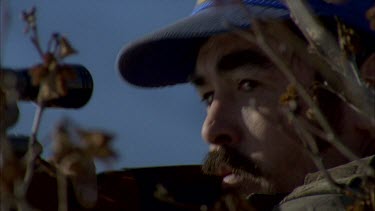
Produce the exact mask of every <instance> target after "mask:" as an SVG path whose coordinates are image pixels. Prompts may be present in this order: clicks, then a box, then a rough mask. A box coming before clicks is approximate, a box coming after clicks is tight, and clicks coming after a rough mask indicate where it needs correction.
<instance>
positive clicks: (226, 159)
mask: <svg viewBox="0 0 375 211" xmlns="http://www.w3.org/2000/svg"><path fill="white" fill-rule="evenodd" d="M310 3H311V4H310V6H311V7H312V9H313V10H314V11H315V12H316V14H318V15H319V16H320V17H322V18H324V19H325V20H326V19H331V18H332V17H333V16H336V17H338V19H340V21H342V22H344V23H345V24H346V23H348V24H349V25H350V24H351V25H355V26H357V27H358V30H359V31H361V32H364V34H368V35H369V36H370V37H371V36H373V35H374V34H373V32H371V31H370V29H369V28H368V24H369V23H368V21H367V20H366V19H365V17H364V14H365V11H366V10H367V9H368V8H370V6H372V5H373V4H374V1H361V2H360V3H357V2H355V1H349V2H346V3H343V4H339V5H333V4H328V3H325V2H323V1H319V0H316V1H310ZM289 17H290V12H289V10H288V9H287V7H286V6H285V5H284V4H283V3H281V2H279V1H274V0H269V1H256V0H246V1H245V0H244V1H234V0H233V1H225V0H221V1H214V0H206V1H204V0H203V1H202V0H201V1H198V3H197V5H196V7H195V9H194V11H193V14H192V16H190V17H188V18H185V19H183V20H181V21H179V22H177V23H175V24H173V25H171V26H169V27H166V28H164V29H162V30H160V31H158V32H156V33H154V34H152V35H150V36H148V37H146V38H143V39H141V40H139V41H136V42H134V43H132V44H131V45H129V46H126V47H125V48H124V49H123V50H122V52H121V53H120V55H119V58H118V67H119V69H120V72H121V74H122V76H123V77H124V78H125V80H127V81H128V82H130V83H132V84H135V85H138V86H143V87H160V86H167V85H174V84H178V83H185V82H191V83H192V84H193V85H194V86H195V87H196V89H197V91H198V93H199V95H200V96H201V98H202V100H203V101H204V102H205V103H206V104H207V116H206V119H205V121H204V123H203V127H202V136H203V138H204V139H205V140H206V141H207V142H208V144H209V146H210V153H209V154H208V156H207V159H206V160H205V162H204V164H203V170H204V171H205V172H206V173H208V174H214V175H218V176H221V177H222V178H223V180H222V184H223V188H224V189H225V190H228V191H230V192H233V193H236V194H239V195H240V196H244V198H245V197H248V196H249V197H248V199H249V201H250V202H251V203H252V204H251V206H252V207H253V208H259V209H260V210H266V209H270V208H272V207H274V209H280V210H300V209H309V208H312V209H317V210H323V209H326V210H337V209H345V208H348V207H349V206H352V207H354V206H356V202H361V203H362V202H363V203H362V205H363V204H365V205H363V207H366V206H367V207H368V208H369V207H371V206H373V205H371V203H370V204H369V203H367V198H358V197H357V198H356V197H347V196H346V195H344V194H342V193H343V192H345V191H346V192H350V193H352V194H356V193H357V192H356V191H353V192H351V189H350V191H349V188H347V186H345V185H346V184H347V183H348V181H351V180H352V179H353V178H357V177H356V176H358V175H360V176H361V177H362V178H366V179H367V178H368V177H369V176H370V177H371V176H373V173H372V172H371V167H368V165H367V163H365V162H368V160H373V159H372V158H368V159H367V160H366V161H363V162H361V163H350V164H346V163H348V162H350V161H351V158H348V154H345V150H342V149H341V148H340V147H339V148H340V149H338V147H336V146H334V145H335V143H336V142H332V141H330V140H332V139H331V138H329V137H328V136H332V135H333V134H337V138H338V139H339V140H340V141H341V143H342V144H343V145H344V146H345V147H346V148H345V149H350V151H351V152H352V153H353V154H354V155H356V156H358V157H360V158H363V157H366V156H370V155H373V154H374V153H375V145H374V143H375V133H374V116H370V117H366V116H365V115H363V114H361V113H360V112H358V111H356V110H355V109H353V106H351V105H349V104H348V103H346V102H344V101H343V100H342V99H340V98H339V97H338V96H337V95H335V94H334V93H333V92H331V91H329V88H328V86H326V85H325V83H326V79H325V78H324V76H322V75H321V74H320V72H319V70H318V69H317V66H315V65H313V64H308V63H306V57H310V56H311V57H312V55H308V54H307V52H306V55H301V54H299V53H300V51H298V50H296V48H294V47H293V46H289V45H287V44H284V45H282V43H280V39H278V37H277V36H278V35H277V36H275V34H273V35H272V34H271V35H268V36H264V37H266V38H269V43H270V46H271V47H273V49H277V50H276V51H279V55H281V57H282V59H281V61H283V62H284V64H287V65H288V68H286V69H288V70H289V71H290V73H292V75H293V76H292V78H290V77H288V73H285V72H284V73H283V67H282V65H280V64H278V63H277V61H278V60H276V59H275V58H271V57H270V55H269V52H266V50H265V48H264V46H262V45H261V44H260V43H259V42H257V39H256V38H259V35H258V36H256V35H257V33H259V31H256V30H255V29H254V28H253V26H254V25H255V24H256V23H257V22H255V21H253V20H254V19H260V20H263V21H275V20H282V21H284V22H287V24H288V25H291V21H290V20H289ZM332 19H333V18H332ZM333 20H334V19H333ZM328 22H329V21H328ZM258 24H259V23H258ZM271 24H272V22H271ZM275 24H276V23H275ZM240 29H244V31H240ZM291 30H292V31H294V32H296V34H298V35H297V36H298V37H302V35H301V32H299V31H298V29H297V28H296V26H291ZM254 37H255V38H254ZM260 37H261V36H260ZM249 40H250V41H249ZM371 50H374V49H373V48H372V49H371ZM371 50H369V51H371ZM363 52H364V51H363ZM363 54H365V55H362V57H363V58H362V61H359V62H360V63H365V64H366V63H369V62H370V61H366V58H369V53H367V51H366V53H363ZM276 55H277V54H276ZM357 58H359V56H358V57H357ZM358 60H360V59H358ZM363 61H366V62H363ZM367 69H368V68H367ZM370 69H371V68H370ZM368 72H370V71H368ZM293 77H294V78H295V79H297V82H293V80H292V79H293ZM362 77H365V76H362ZM301 88H303V90H307V93H308V94H309V95H310V98H311V99H313V100H315V103H317V104H318V106H319V107H320V110H321V112H322V113H323V114H324V115H325V117H326V118H327V121H328V123H329V124H331V127H332V129H333V131H334V132H333V133H332V134H329V129H330V127H328V128H327V127H325V126H324V120H320V119H319V118H318V117H317V116H319V115H318V113H317V111H316V110H314V107H313V105H311V104H310V103H309V102H308V100H306V98H305V96H303V91H301ZM280 99H281V100H280ZM371 106H374V105H371ZM322 121H323V125H322V124H321V123H322ZM327 141H328V142H327ZM318 150H319V155H318ZM317 155H318V156H319V158H317ZM312 157H313V158H315V159H312ZM349 157H350V156H349ZM320 159H321V161H322V162H320ZM364 163H365V164H364ZM343 164H346V166H344V167H338V168H336V169H332V170H330V171H329V173H327V172H326V171H324V168H326V169H329V168H333V167H336V166H340V165H343ZM317 166H318V167H317ZM322 166H324V168H322ZM353 166H355V167H353ZM366 166H367V167H368V168H367V167H366ZM353 168H355V170H353ZM343 169H344V170H343ZM348 169H350V170H348ZM358 169H360V170H358ZM369 169H370V170H369ZM317 171H318V172H317ZM319 171H320V172H319ZM368 171H370V173H368ZM313 172H317V173H314V174H311V175H309V176H308V177H306V176H307V175H308V174H310V173H313ZM343 172H345V173H343ZM327 175H328V176H327ZM331 175H332V177H331ZM322 177H323V178H327V179H328V180H325V179H322ZM304 181H305V182H306V183H305V184H304ZM326 181H330V182H329V184H330V185H331V186H329V185H327V182H326ZM338 181H340V182H338ZM366 181H367V180H366ZM363 184H365V183H363ZM363 184H362V185H363ZM369 185H372V184H371V183H366V186H367V187H370V186H369ZM358 187H362V186H360V185H358ZM372 187H373V186H372ZM296 188H297V189H296ZM294 189H296V190H295V191H294V192H293V193H292V194H290V195H288V196H287V197H286V198H285V199H284V200H283V202H281V203H280V204H279V205H277V203H278V202H279V201H280V200H281V199H282V198H283V197H284V196H285V195H287V194H289V193H290V192H292V191H293V190H294ZM359 189H360V188H359ZM361 191H362V192H361ZM361 191H358V192H360V193H361V194H363V193H365V192H366V191H367V189H366V190H362V189H361ZM371 191H372V192H374V189H373V188H372V189H370V192H371ZM322 193H325V194H326V195H324V196H323V195H321V194H322ZM268 195H272V196H274V197H275V198H276V200H273V197H269V196H268ZM259 196H261V197H259ZM279 196H282V197H281V198H279ZM264 198H266V199H267V200H265V201H266V204H261V202H263V201H264V200H263V199H264ZM361 200H362V201H361ZM271 201H272V202H273V203H271ZM366 203H367V204H366ZM259 204H260V205H259ZM266 205H268V206H266ZM372 208H374V207H372Z"/></svg>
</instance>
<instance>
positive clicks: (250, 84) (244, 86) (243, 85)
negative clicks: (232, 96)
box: [238, 79, 259, 92]
mask: <svg viewBox="0 0 375 211" xmlns="http://www.w3.org/2000/svg"><path fill="white" fill-rule="evenodd" d="M258 85H259V82H257V81H254V80H249V79H244V80H241V81H240V82H239V83H238V90H240V91H244V92H250V91H253V90H254V88H256V87H257V86H258Z"/></svg>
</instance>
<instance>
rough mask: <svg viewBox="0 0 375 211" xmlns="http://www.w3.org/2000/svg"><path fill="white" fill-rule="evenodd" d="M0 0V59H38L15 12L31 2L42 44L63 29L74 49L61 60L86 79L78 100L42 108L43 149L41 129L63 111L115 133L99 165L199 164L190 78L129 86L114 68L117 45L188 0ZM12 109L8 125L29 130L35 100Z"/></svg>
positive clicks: (190, 2) (171, 16) (172, 17)
mask: <svg viewBox="0 0 375 211" xmlns="http://www.w3.org/2000/svg"><path fill="white" fill-rule="evenodd" d="M1 1H3V6H4V5H5V6H6V8H7V10H8V11H9V17H10V19H4V18H2V24H3V29H2V31H1V62H2V65H3V66H7V67H13V68H19V67H28V66H31V65H34V64H36V63H39V62H40V60H39V57H38V55H37V53H36V50H35V49H34V47H33V45H32V44H31V42H30V41H29V38H28V37H27V36H26V35H25V34H24V33H23V29H24V25H25V24H24V22H23V21H22V20H21V11H22V10H25V9H29V8H31V7H32V6H33V5H35V6H36V8H37V17H38V26H39V31H40V37H41V40H42V44H44V45H46V42H47V40H48V38H49V36H50V35H51V33H53V32H59V33H61V34H63V35H65V36H66V37H67V38H68V39H69V40H70V41H71V43H72V45H73V46H74V47H75V48H76V49H77V50H78V51H79V53H78V54H77V55H74V56H72V57H70V58H68V59H67V60H66V62H67V63H79V64H82V65H84V66H85V67H86V68H87V69H89V70H90V72H91V74H92V76H93V79H94V86H95V87H94V93H93V96H92V98H91V100H90V101H89V103H88V104H87V105H86V106H85V107H83V108H81V109H78V110H63V109H48V110H46V112H45V113H44V115H43V119H42V124H41V131H40V133H39V139H40V140H41V142H42V144H43V146H44V150H45V152H46V153H45V156H48V152H49V150H50V147H51V144H50V142H51V141H50V140H49V137H48V135H49V134H50V133H51V132H52V130H53V127H54V126H55V125H56V124H57V123H58V121H59V120H61V119H62V118H64V117H68V118H70V119H72V120H73V121H75V122H76V123H77V124H79V125H80V126H82V127H84V128H88V129H102V130H106V131H109V132H111V133H113V134H115V142H114V147H115V148H116V150H117V152H118V153H119V154H120V157H119V159H118V161H116V162H113V163H112V165H111V166H103V165H101V164H99V165H98V168H99V170H100V171H101V170H107V169H119V168H122V167H144V166H159V165H181V164H199V163H201V161H202V159H203V157H204V155H205V153H206V151H207V145H206V144H205V143H204V142H203V141H202V138H201V136H200V128H201V124H202V122H203V119H204V114H205V108H204V105H203V104H202V103H201V102H200V100H199V98H198V96H197V95H196V93H195V90H194V89H193V88H192V87H191V86H190V85H180V86H175V87H167V88H161V89H160V88H159V89H140V88H136V87H134V86H131V85H129V84H126V83H125V82H124V81H123V80H122V79H121V78H120V77H119V73H118V72H117V70H116V69H115V59H116V56H117V53H118V52H119V50H120V49H121V48H122V46H123V45H125V44H128V43H129V42H131V41H132V40H135V39H137V38H139V37H141V36H142V35H145V34H147V33H150V32H152V31H154V30H157V29H158V28H160V27H162V26H165V25H166V24H169V23H172V22H174V21H176V20H177V19H179V18H182V17H185V16H187V15H189V14H190V12H191V10H192V8H193V6H194V3H195V1H194V0H122V1H115V0H110V1H97V0H90V1H89V0H54V1H42V0H39V1H36V0H28V1H24V0H7V1H5V0H1ZM4 3H5V4H4ZM3 14H4V13H3ZM19 108H20V119H19V121H18V123H17V125H15V127H14V128H12V130H11V131H10V132H12V133H16V134H29V133H30V131H31V125H32V120H33V117H34V111H35V105H33V104H32V103H24V102H21V103H19Z"/></svg>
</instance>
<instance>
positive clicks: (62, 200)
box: [56, 168, 68, 211]
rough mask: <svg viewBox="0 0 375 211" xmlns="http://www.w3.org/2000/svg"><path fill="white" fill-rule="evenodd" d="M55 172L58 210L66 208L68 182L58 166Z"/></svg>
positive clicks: (62, 210) (65, 209)
mask: <svg viewBox="0 0 375 211" xmlns="http://www.w3.org/2000/svg"><path fill="white" fill-rule="evenodd" d="M56 172H57V198H58V211H67V210H68V191H67V188H68V182H67V178H66V176H65V175H64V174H63V172H61V171H60V169H59V168H56Z"/></svg>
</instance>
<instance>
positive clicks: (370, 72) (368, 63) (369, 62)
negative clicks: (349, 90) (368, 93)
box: [360, 53, 375, 89]
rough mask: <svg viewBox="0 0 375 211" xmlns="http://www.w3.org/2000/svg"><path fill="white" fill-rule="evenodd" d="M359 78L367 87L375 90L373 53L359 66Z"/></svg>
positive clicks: (374, 55)
mask: <svg viewBox="0 0 375 211" xmlns="http://www.w3.org/2000/svg"><path fill="white" fill-rule="evenodd" d="M360 70H361V76H362V78H363V80H364V81H365V83H367V84H368V86H369V87H371V88H374V89H375V53H372V54H371V55H370V56H369V57H368V58H367V59H366V60H365V62H364V63H363V64H362V65H361V68H360Z"/></svg>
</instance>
